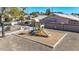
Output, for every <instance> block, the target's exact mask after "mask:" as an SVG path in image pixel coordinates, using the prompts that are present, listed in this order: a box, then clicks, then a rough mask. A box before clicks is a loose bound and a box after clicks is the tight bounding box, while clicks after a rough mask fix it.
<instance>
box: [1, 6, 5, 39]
mask: <svg viewBox="0 0 79 59" xmlns="http://www.w3.org/2000/svg"><path fill="white" fill-rule="evenodd" d="M4 10H5V7H2V15H1V16H0V23H1V27H2V37H4V36H5V30H4V23H3V20H4V17H3V13H4Z"/></svg>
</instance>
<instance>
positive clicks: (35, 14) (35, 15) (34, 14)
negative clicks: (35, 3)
mask: <svg viewBox="0 0 79 59" xmlns="http://www.w3.org/2000/svg"><path fill="white" fill-rule="evenodd" d="M38 14H39V12H32V13H31V15H33V16H34V17H37V16H38Z"/></svg>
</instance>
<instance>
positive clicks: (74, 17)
mask: <svg viewBox="0 0 79 59" xmlns="http://www.w3.org/2000/svg"><path fill="white" fill-rule="evenodd" d="M54 14H55V15H57V16H60V17H64V18H69V19H72V20H77V21H79V18H78V17H76V16H73V15H68V14H60V13H54Z"/></svg>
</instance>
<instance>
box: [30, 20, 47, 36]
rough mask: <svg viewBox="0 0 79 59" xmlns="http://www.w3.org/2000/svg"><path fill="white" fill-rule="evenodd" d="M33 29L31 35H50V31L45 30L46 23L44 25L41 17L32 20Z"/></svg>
mask: <svg viewBox="0 0 79 59" xmlns="http://www.w3.org/2000/svg"><path fill="white" fill-rule="evenodd" d="M32 25H33V30H31V31H30V34H31V35H36V36H42V37H48V36H49V35H48V33H47V32H46V31H45V30H44V25H42V24H41V23H40V21H39V19H34V20H33V21H32Z"/></svg>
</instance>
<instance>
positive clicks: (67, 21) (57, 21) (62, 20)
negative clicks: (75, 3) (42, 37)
mask: <svg viewBox="0 0 79 59" xmlns="http://www.w3.org/2000/svg"><path fill="white" fill-rule="evenodd" d="M41 23H43V24H44V25H45V27H46V28H51V29H58V30H67V31H75V32H79V18H78V17H75V16H73V15H68V14H61V13H54V15H53V16H48V17H46V18H44V19H42V20H41Z"/></svg>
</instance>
